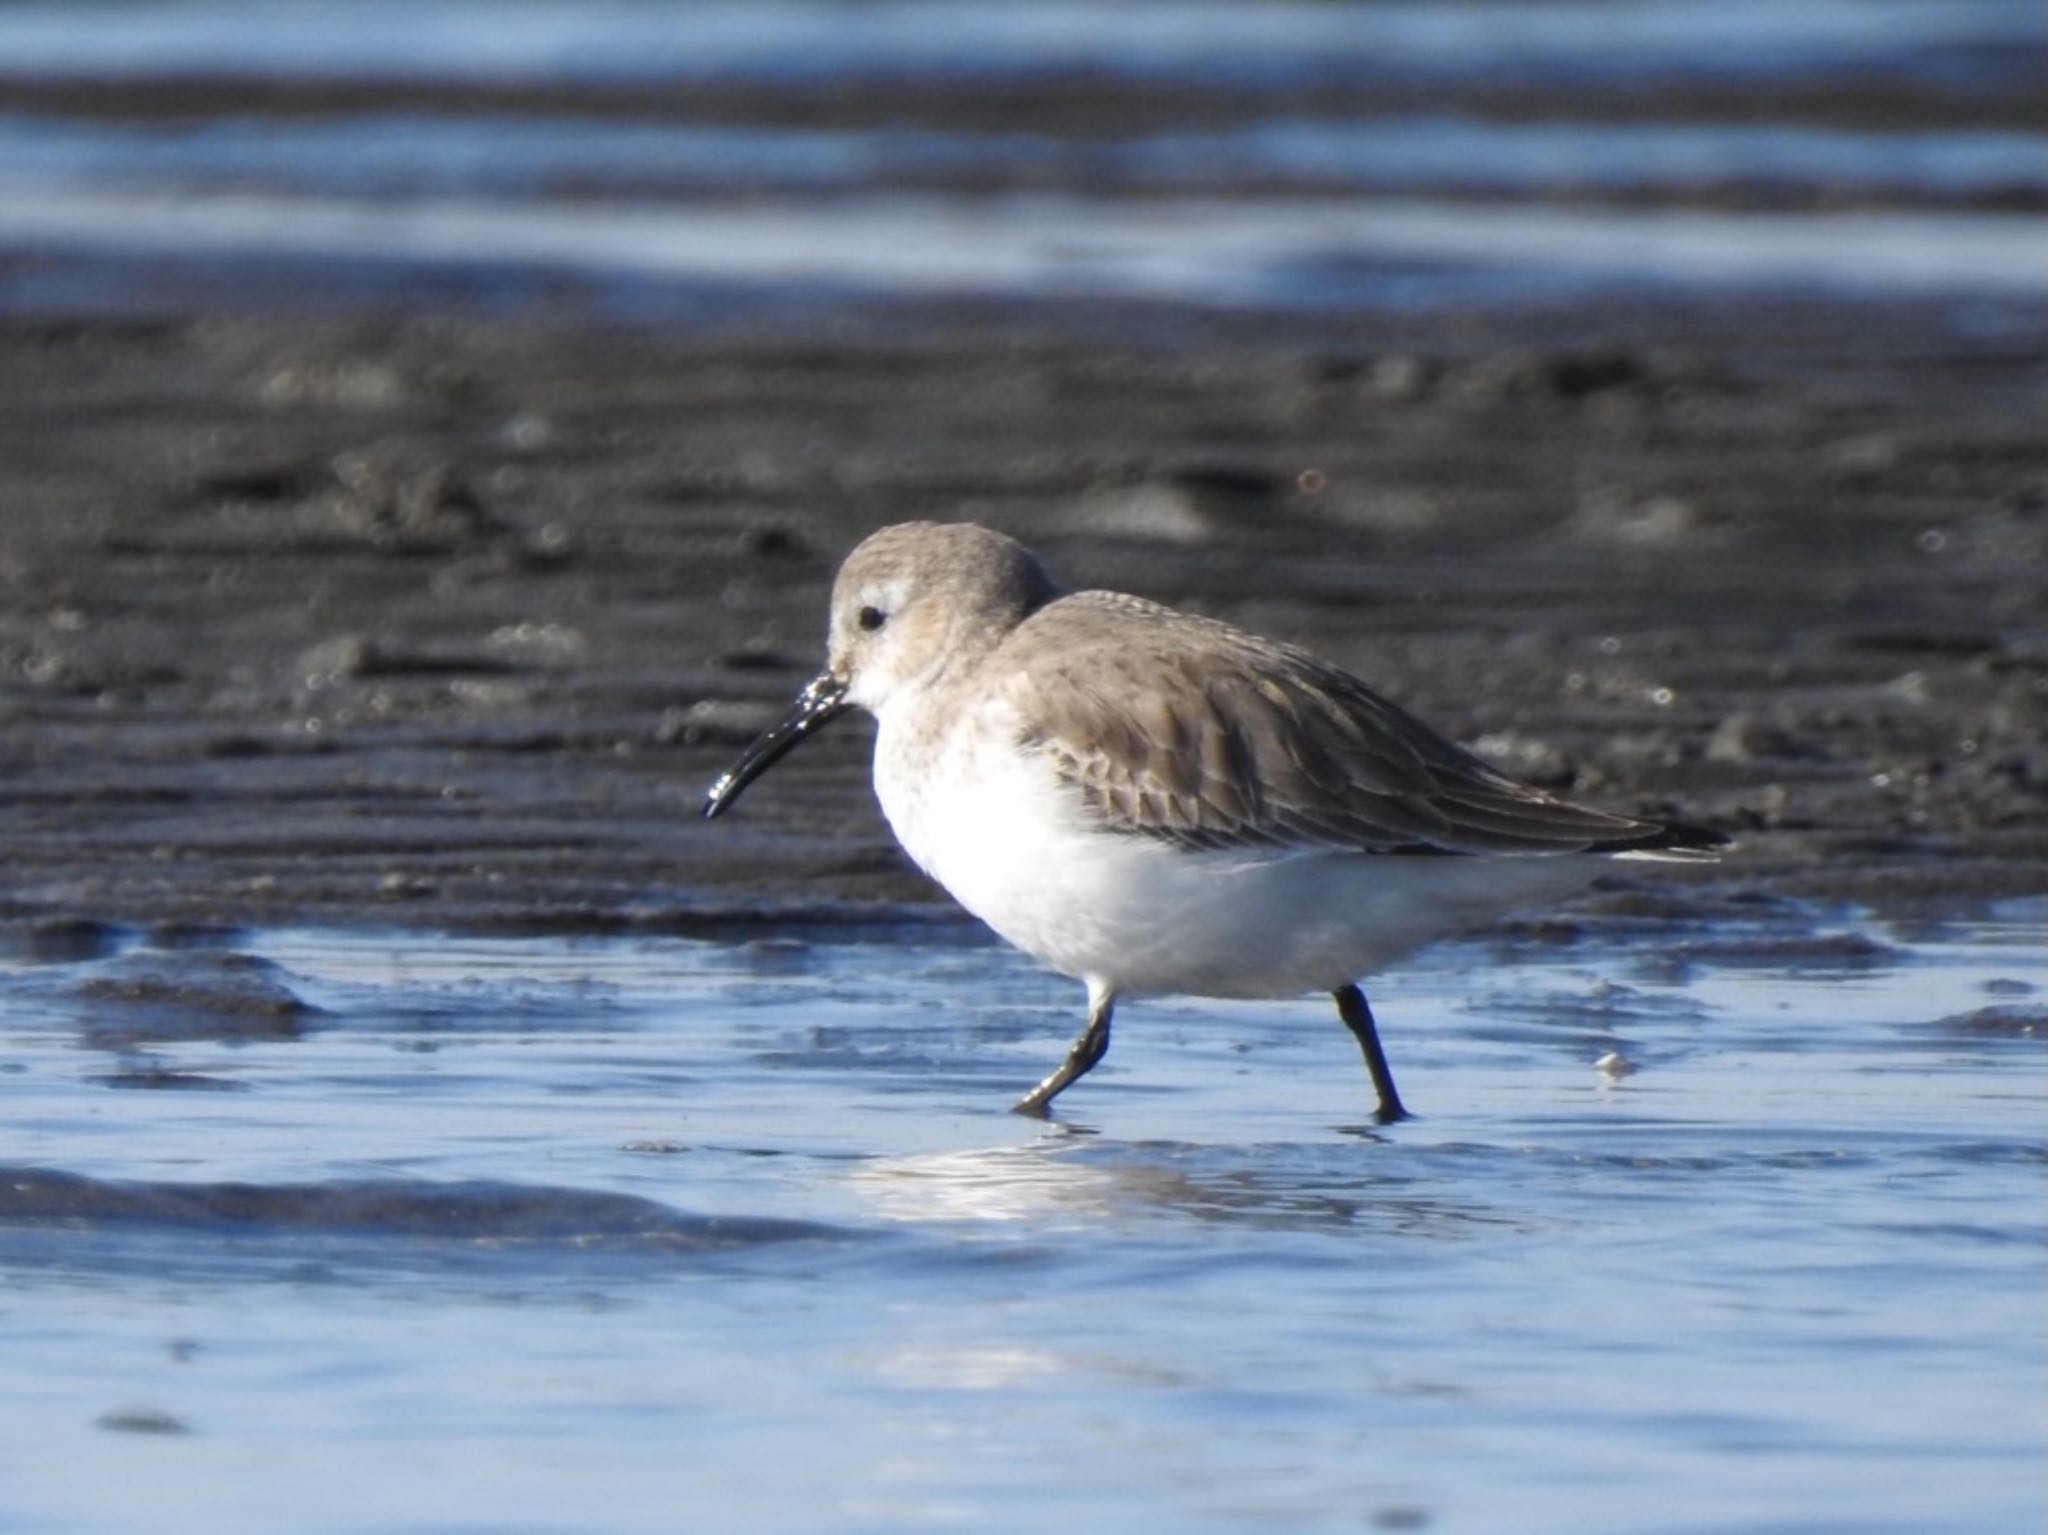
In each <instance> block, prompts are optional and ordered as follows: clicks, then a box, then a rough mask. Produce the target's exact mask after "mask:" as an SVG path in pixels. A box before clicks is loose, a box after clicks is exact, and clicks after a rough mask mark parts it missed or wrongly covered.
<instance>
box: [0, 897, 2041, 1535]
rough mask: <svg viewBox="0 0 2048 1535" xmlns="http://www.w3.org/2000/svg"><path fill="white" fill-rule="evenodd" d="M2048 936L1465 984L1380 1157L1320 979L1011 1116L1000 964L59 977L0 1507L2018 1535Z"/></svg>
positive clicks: (791, 956) (1022, 1016) (295, 937)
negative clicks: (2047, 940)
mask: <svg viewBox="0 0 2048 1535" xmlns="http://www.w3.org/2000/svg"><path fill="white" fill-rule="evenodd" d="M2044 918H2048V913H2044V912H2043V911H2042V909H2041V908H2040V906H2039V904H2038V903H2036V904H2035V905H2033V906H2032V907H2026V908H2016V909H2012V910H2010V911H2008V912H2006V913H2004V914H2003V916H2002V918H2001V919H2000V920H1994V921H1985V922H1979V923H1968V924H1950V925H1942V926H1935V927H1927V926H1920V927H1915V928H1912V929H1900V928H1889V927H1884V926H1879V925H1871V924H1858V923H1854V922H1848V921H1836V922H1833V923H1831V922H1830V921H1829V920H1828V919H1827V918H1826V917H1825V916H1823V915H1817V914H1814V913H1811V912H1805V911H1799V910H1796V909H1793V908H1777V907H1771V908H1762V909H1760V911H1759V917H1758V920H1757V921H1756V922H1755V923H1754V924H1753V925H1750V926H1745V927H1715V928H1706V929H1701V928H1688V929H1681V930H1676V931H1673V930H1669V929H1664V928H1660V927H1658V926H1656V925H1645V926H1642V927H1640V928H1638V927H1634V926H1631V925H1628V924H1622V923H1613V922H1609V923H1604V924H1603V923H1599V922H1593V923H1590V924H1588V926H1587V927H1586V929H1585V936H1583V937H1581V938H1580V939H1578V940H1577V941H1574V942H1568V943H1561V944H1560V943H1556V942H1551V943H1542V942H1538V941H1536V940H1534V939H1527V940H1514V939H1502V940H1499V941H1497V942H1493V943H1471V944H1466V945H1462V946H1454V947H1451V948H1446V949H1440V950H1437V951H1435V952H1433V953H1432V954H1429V955H1425V956H1423V957H1421V958H1420V959H1418V960H1417V961H1415V962H1414V963H1413V964H1412V965H1410V966H1408V967H1405V968H1404V969H1402V970H1401V971H1399V972H1398V973H1396V974H1394V975H1391V976H1388V977H1386V978H1384V979H1383V980H1382V981H1381V982H1380V984H1379V985H1378V986H1377V987H1376V988H1375V993H1374V995H1375V1001H1376V1005H1377V1008H1378V1011H1379V1013H1380V1017H1381V1021H1382V1025H1383V1028H1384V1031H1385V1033H1386V1035H1387V1038H1388V1042H1389V1046H1390V1049H1391V1050H1392V1053H1393V1057H1394V1061H1395V1065H1396V1068H1397V1070H1398V1071H1399V1073H1400V1075H1401V1079H1402V1083H1403V1087H1404V1090H1405V1093H1406V1095H1407V1097H1408V1098H1409V1100H1410V1102H1411V1104H1412V1105H1414V1106H1415V1107H1416V1108H1417V1109H1418V1110H1419V1111H1420V1112H1421V1114H1422V1118H1420V1119H1419V1120H1417V1121H1415V1122H1413V1123H1411V1124H1406V1125H1403V1126H1400V1127H1397V1128H1395V1129H1392V1130H1385V1131H1381V1130H1376V1129H1374V1128H1372V1127H1371V1126H1370V1125H1368V1124H1367V1123H1365V1118H1366V1116H1365V1109H1366V1107H1367V1091H1366V1084H1365V1082H1364V1079H1363V1073H1362V1071H1361V1070H1360V1068H1359V1066H1358V1063H1357V1060H1356V1052H1355V1049H1354V1048H1353V1047H1352V1046H1351V1045H1350V1043H1349V1041H1348V1038H1347V1037H1346V1036H1345V1035H1344V1034H1343V1032H1342V1030H1341V1029H1340V1028H1339V1027H1338V1025H1337V1024H1336V1023H1335V1021H1334V1020H1333V1019H1332V1018H1330V1017H1329V1016H1326V1014H1327V1011H1328V1010H1327V1008H1326V1006H1325V1005H1322V1004H1318V1003H1313V1002H1303V1003H1300V1004H1221V1003H1192V1002H1154V1003H1145V1004H1139V1005H1135V1006H1133V1007H1131V1008H1129V1009H1127V1015H1126V1016H1124V1017H1120V1019H1119V1022H1120V1025H1122V1027H1120V1030H1119V1035H1118V1040H1117V1044H1116V1048H1115V1050H1114V1052H1113V1053H1112V1055H1111V1057H1110V1059H1109V1060H1108V1061H1107V1062H1106V1063H1105V1065H1104V1066H1103V1067H1102V1068H1101V1069H1100V1070H1099V1071H1098V1072H1097V1073H1095V1074H1094V1075H1093V1076H1091V1078H1090V1079H1089V1080H1088V1081H1087V1082H1085V1083H1083V1084H1082V1085H1081V1086H1079V1087H1077V1088H1076V1089H1075V1090H1074V1091H1073V1092H1072V1093H1070V1094H1069V1095H1068V1097H1067V1098H1066V1099H1064V1100H1062V1108H1063V1110H1064V1111H1065V1113H1064V1115H1063V1117H1062V1119H1061V1121H1059V1122H1057V1123H1052V1124H1041V1123H1036V1122H1032V1121H1027V1120H1023V1119H1019V1118H1016V1117H1015V1116H1012V1115H1010V1114H1008V1113H1007V1112H1005V1107H1006V1105H1007V1103H1008V1102H1009V1101H1010V1098H1011V1097H1012V1096H1013V1095H1014V1094H1015V1093H1016V1092H1017V1091H1019V1090H1021V1089H1022V1088H1023V1087H1025V1086H1026V1085H1028V1084H1029V1083H1030V1082H1032V1081H1033V1080H1035V1079H1036V1077H1037V1076H1038V1075H1039V1074H1040V1073H1041V1072H1042V1071H1043V1070H1044V1069H1045V1068H1046V1067H1047V1066H1048V1065H1049V1064H1050V1063H1051V1062H1052V1061H1054V1060H1055V1059H1056V1058H1057V1057H1058V1055H1059V1053H1060V1051H1061V1050H1062V1048H1063V1047H1064V1044H1065V1041H1066V1039H1067V1037H1068V1036H1069V1034H1070V1033H1071V1031H1072V1030H1073V1029H1074V1028H1075V1026H1076V1025H1077V1023H1078V1021H1079V1020H1078V1005H1079V998H1078V996H1077V995H1076V994H1075V990H1074V988H1072V987H1071V986H1069V985H1068V984H1067V983H1065V982H1062V981H1060V980H1058V979H1056V978H1053V977H1050V976H1047V975H1045V974H1043V973H1041V972H1039V971H1037V970H1036V969H1035V968H1033V967H1032V966H1031V965H1030V964H1029V963H1028V962H1026V961H1024V960H1022V959H1020V958H1018V957H1016V956H1014V955H1012V954H1009V953H1008V952H1007V951H1004V950H1001V949H996V948H989V947H983V946H979V945H975V944H960V943H946V944H937V945H934V944H933V943H932V942H930V941H929V939H925V940H916V941H914V940H912V939H911V938H909V937H906V938H905V939H904V940H903V941H900V942H893V943H872V944H863V945H846V944H832V943H820V942H811V941H807V940H805V939H804V938H803V937H802V936H801V935H800V934H792V935H790V936H787V937H784V938H779V939H773V940H768V941H763V942H758V943H752V944H719V943H710V942H685V941H633V942H628V941H607V942H586V943H577V942H562V941H539V940H535V941H517V942H515V941H497V942H492V941H481V940H468V939H464V940H447V939H435V938H433V937H430V936H403V935H347V934H331V933H313V932H283V933H267V934H256V935H249V936H246V937H234V936H232V935H222V936H220V937H218V938H216V939H214V940H212V941H211V942H212V946H211V947H205V946H202V947H200V948H196V949H195V948H192V947H189V946H188V945H181V946H180V947H178V948H175V949H164V950H156V949H151V948H150V947H149V946H147V945H146V944H142V945H137V944H135V943H132V942H131V943H128V944H119V943H116V944H109V945H102V946H98V947H93V946H86V947H84V948H82V949H81V950H79V951H78V952H73V953H66V952H63V951H61V950H60V951H58V952H55V953H50V954H43V955H40V956H38V955H33V954H29V955H19V956H16V957H15V958H14V959H12V960H9V961H6V962H4V963H0V1072H4V1075H0V1093H4V1096H5V1102H6V1105H7V1125H8V1131H7V1136H6V1151H5V1156H4V1161H5V1163H6V1168H5V1171H4V1173H0V1337H4V1338H5V1340H6V1355H5V1357H6V1364H5V1367H4V1369H0V1528H4V1529H6V1530H8V1531H10V1532H41V1531H52V1532H54V1531H95V1532H98V1531H107V1530H114V1529H128V1528H148V1529H150V1530H152V1531H164V1532H178V1531H187V1530H190V1531H206V1532H219V1531H244V1530H246V1531H258V1530H261V1531H275V1530H279V1529H291V1530H294V1531H330V1530H331V1531H337V1532H339V1531H350V1532H366V1531H426V1530H434V1531H453V1530H464V1531H486V1530H488V1531H543V1530H547V1531H570V1530H574V1531H607V1532H609V1531H648V1532H656V1531H662V1532H666V1531H672V1530H674V1529H677V1528H705V1529H736V1528H747V1529H762V1530H776V1531H780V1530H788V1531H800V1530H801V1531H818V1530H835V1531H838V1530H848V1531H868V1530H872V1531H878V1532H879V1531H897V1530H903V1529H907V1528H935V1529H942V1530H953V1529H959V1530H969V1529H973V1530H1001V1531H1008V1530H1017V1531H1026V1530H1040V1529H1044V1528H1046V1527H1048V1526H1049V1525H1064V1526H1067V1527H1072V1528H1081V1529H1139V1528H1146V1529H1201V1530H1246V1531H1250V1530H1270V1529H1276V1528H1285V1529H1290V1530H1296V1529H1298V1530H1347V1531H1349V1530H1358V1529H1361V1528H1367V1529H1370V1528H1396V1529H1400V1528H1407V1529H1414V1528H1427V1529H1430V1530H1433V1531H1483V1532H1493V1531H1500V1530H1515V1531H1527V1532H1544V1531H1560V1532H1563V1531H1570V1532H1575V1535H1576V1532H1588V1531H1590V1532H1601V1531H1614V1532H1623V1531H1626V1532H1631V1535H1642V1532H1663V1531H1670V1532H1681V1531H1684V1532H1692V1531H1702V1532H1703V1531H1735V1530H1742V1531H1757V1532H1762V1531H1773V1532H1777V1531H1784V1532H1790V1531H1800V1532H1820V1531H1828V1532H1850V1531H1854V1532H1873V1535H1874V1532H1895V1531H1908V1530H1912V1531H1921V1530H1936V1529H1938V1530H1941V1531H1944V1532H1958V1535H1969V1532H1984V1535H2009V1532H2012V1531H2017V1530H2025V1529H2033V1528H2038V1527H2039V1526H2040V1522H2041V1519H2042V1517H2043V1515H2044V1513H2048V1475H2044V1471H2048V1468H2044V1465H2043V1462H2042V1457H2041V1453H2040V1447H2041V1443H2042V1432H2043V1429H2044V1427H2048V1393H2044V1389H2043V1388H2044V1386H2048V1357H2044V1347H2043V1339H2042V1334H2041V1328H2040V1297H2041V1295H2042V1293H2043V1280H2044V1278H2048V1213H2044V1208H2043V1202H2042V1199H2041V1192H2042V1173H2043V1169H2044V1166H2048V1121H2044V1117H2043V1112H2042V1111H2043V1106H2044V1099H2048V1072H2044V1066H2048V1007H2044V998H2048V960H2044V949H2043V943H2042V940H2043V930H2044ZM1816 935H1818V937H1817V939H1816ZM237 997H239V998H241V999H242V1000H241V1001H240V1002H235V1001H233V1000H232V999H234V998H237ZM208 998H211V999H212V1000H211V1001H210V1002H208V1001H206V1000H205V999H208ZM292 999H297V1000H298V1003H300V1004H303V1006H296V1005H294V1006H287V1005H285V1004H288V1003H291V1001H292ZM308 1008H310V1009H314V1010H310V1011H309V1010H306V1009H308ZM1615 1057H1618V1058H1619V1061H1616V1060H1615V1059H1611V1058H1615ZM1603 1061H1606V1062H1607V1066H1606V1067H1605V1069H1603V1068H1602V1066H1601V1064H1600V1063H1601V1062H1603ZM1621 1062H1625V1063H1626V1067H1627V1068H1630V1069H1624V1068H1623V1067H1622V1066H1621V1064H1620V1063H1621Z"/></svg>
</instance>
